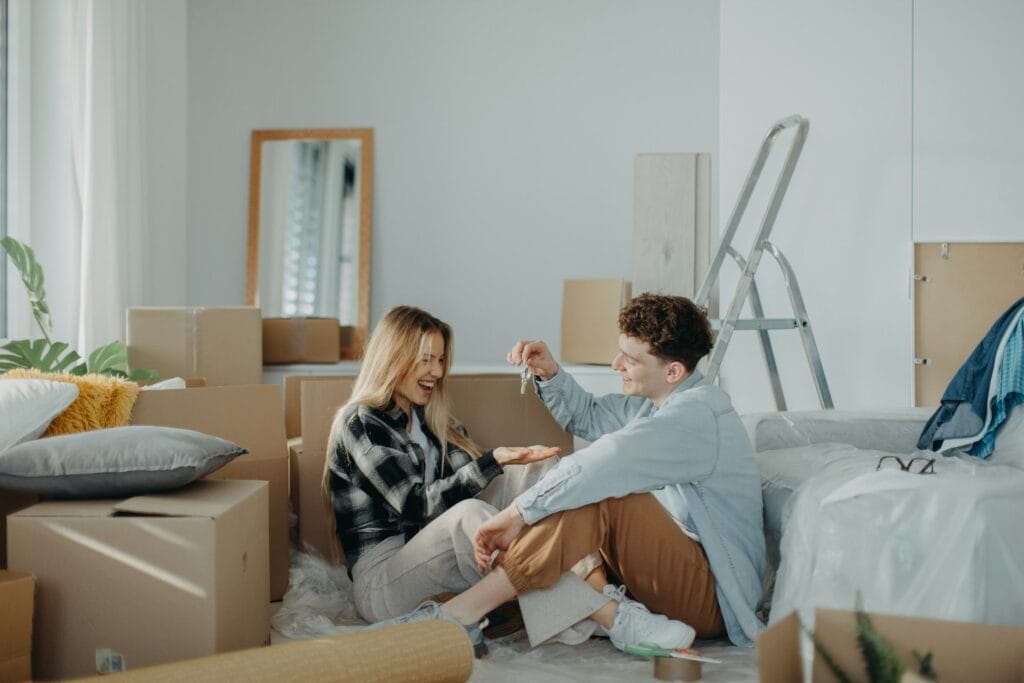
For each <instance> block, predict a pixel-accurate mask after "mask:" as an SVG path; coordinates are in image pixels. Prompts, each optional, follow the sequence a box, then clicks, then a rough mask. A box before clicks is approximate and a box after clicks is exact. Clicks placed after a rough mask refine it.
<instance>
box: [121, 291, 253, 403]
mask: <svg viewBox="0 0 1024 683" xmlns="http://www.w3.org/2000/svg"><path fill="white" fill-rule="evenodd" d="M260 320H261V318H260V309H259V308H258V307H256V306H226V307H216V308H147V307H137V308H129V309H128V310H127V312H126V313H125V339H126V343H127V345H128V363H129V365H131V367H133V368H145V369H153V370H157V371H159V372H160V378H161V379H167V378H168V377H204V378H206V383H207V384H208V385H210V386H220V385H223V384H259V383H260V382H261V381H262V379H263V333H262V329H261V324H260Z"/></svg>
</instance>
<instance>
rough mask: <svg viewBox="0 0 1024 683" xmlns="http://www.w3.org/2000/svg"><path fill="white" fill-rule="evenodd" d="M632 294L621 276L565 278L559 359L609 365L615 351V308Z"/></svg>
mask: <svg viewBox="0 0 1024 683" xmlns="http://www.w3.org/2000/svg"><path fill="white" fill-rule="evenodd" d="M631 296H632V287H631V286H630V284H629V283H628V282H626V281H625V280H620V279H617V278H608V279H602V280H566V281H565V283H564V286H563V289H562V353H561V361H562V362H563V363H597V364H600V365H610V364H611V362H612V360H613V359H614V358H615V354H617V353H618V352H619V311H620V310H621V309H622V307H623V306H625V305H626V302H628V301H629V299H630V297H631Z"/></svg>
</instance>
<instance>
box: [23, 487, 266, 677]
mask: <svg viewBox="0 0 1024 683" xmlns="http://www.w3.org/2000/svg"><path fill="white" fill-rule="evenodd" d="M267 502H268V487H267V484H266V482H262V481H210V480H203V481H199V482H196V483H194V484H192V485H190V486H188V487H186V488H184V489H180V490H178V491H172V492H169V493H163V494H158V495H148V496H136V497H134V498H128V499H125V500H121V501H109V500H107V501H103V500H86V501H51V502H45V503H39V504H38V505H34V506H32V507H30V508H26V509H24V510H22V511H21V512H18V513H15V514H13V515H11V516H10V518H9V519H8V523H9V527H8V534H9V536H8V553H9V559H10V563H11V567H12V568H14V569H17V570H18V571H26V572H31V573H32V574H34V575H35V577H36V582H37V585H38V592H37V600H36V621H35V626H36V637H35V644H34V647H33V655H32V663H33V670H34V673H35V676H36V677H37V678H39V679H51V678H66V677H71V676H84V675H88V674H92V673H96V671H97V654H98V653H97V651H98V650H110V651H111V652H112V653H113V655H114V657H113V658H114V659H116V658H118V657H120V658H122V659H123V661H124V665H125V667H126V668H131V669H135V668H139V667H142V666H146V665H149V664H159V663H161V662H172V661H177V660H180V659H189V658H192V657H200V656H204V655H210V654H214V653H217V652H227V651H230V650H239V649H242V648H248V647H257V646H259V645H261V644H265V643H268V642H269V636H270V616H269V604H268V601H267V599H266V596H267V592H268V590H269V589H268V587H267V583H268V570H267V549H268V537H267V526H266V524H265V523H264V522H263V520H264V519H266V514H267Z"/></svg>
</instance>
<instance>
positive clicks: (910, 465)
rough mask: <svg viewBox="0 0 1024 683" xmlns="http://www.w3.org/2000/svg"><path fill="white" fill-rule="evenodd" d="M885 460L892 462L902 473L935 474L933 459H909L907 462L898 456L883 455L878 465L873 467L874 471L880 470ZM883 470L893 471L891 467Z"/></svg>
mask: <svg viewBox="0 0 1024 683" xmlns="http://www.w3.org/2000/svg"><path fill="white" fill-rule="evenodd" d="M886 460H892V461H893V462H895V463H896V464H897V465H899V468H900V469H901V470H903V471H904V472H910V473H911V474H935V458H921V457H916V458H911V459H910V460H908V461H907V462H903V460H902V459H901V458H900V457H899V456H898V455H883V456H882V457H881V458H879V459H878V465H876V466H875V471H876V472H877V471H878V470H880V469H882V465H883V464H884V463H885V461H886ZM885 469H887V470H888V469H893V468H892V467H886V468H885Z"/></svg>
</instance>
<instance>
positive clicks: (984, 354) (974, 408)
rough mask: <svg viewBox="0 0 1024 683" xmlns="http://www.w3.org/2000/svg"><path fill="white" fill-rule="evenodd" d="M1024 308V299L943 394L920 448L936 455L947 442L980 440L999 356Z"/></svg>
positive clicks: (1002, 318) (998, 322) (997, 325)
mask: <svg viewBox="0 0 1024 683" xmlns="http://www.w3.org/2000/svg"><path fill="white" fill-rule="evenodd" d="M1022 306H1024V298H1021V299H1018V300H1017V303H1015V304H1014V305H1013V306H1011V307H1010V308H1009V309H1008V310H1007V311H1006V312H1005V313H1003V314H1002V315H1001V316H999V319H998V320H996V321H995V323H994V324H993V325H992V327H991V329H989V331H988V334H986V335H985V338H984V339H982V340H981V343H980V344H978V346H977V347H976V348H975V349H974V351H973V352H972V353H971V355H970V356H968V357H967V360H966V361H965V362H964V364H963V365H962V366H960V369H959V370H957V373H956V374H955V375H954V376H953V379H952V380H951V381H950V383H949V386H947V387H946V391H945V393H944V394H942V401H941V403H940V405H939V408H938V410H936V411H935V413H934V414H933V415H932V416H931V417H930V418H929V419H928V422H927V423H926V424H925V426H924V429H923V430H922V431H921V438H919V439H918V440H917V447H918V448H921V449H925V450H932V451H934V450H939V449H940V448H941V447H942V442H943V441H945V440H946V439H959V438H965V437H971V436H978V437H979V438H980V437H981V435H982V430H983V429H984V427H985V417H986V414H987V412H988V398H989V386H990V383H991V381H992V371H993V365H994V363H995V356H996V352H997V351H998V350H999V343H1000V342H1001V341H1002V339H1003V337H1004V336H1005V334H1006V332H1007V328H1008V327H1009V325H1010V323H1011V322H1012V321H1013V320H1014V318H1015V317H1016V315H1017V311H1018V310H1019V309H1020V308H1021V307H1022Z"/></svg>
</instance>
